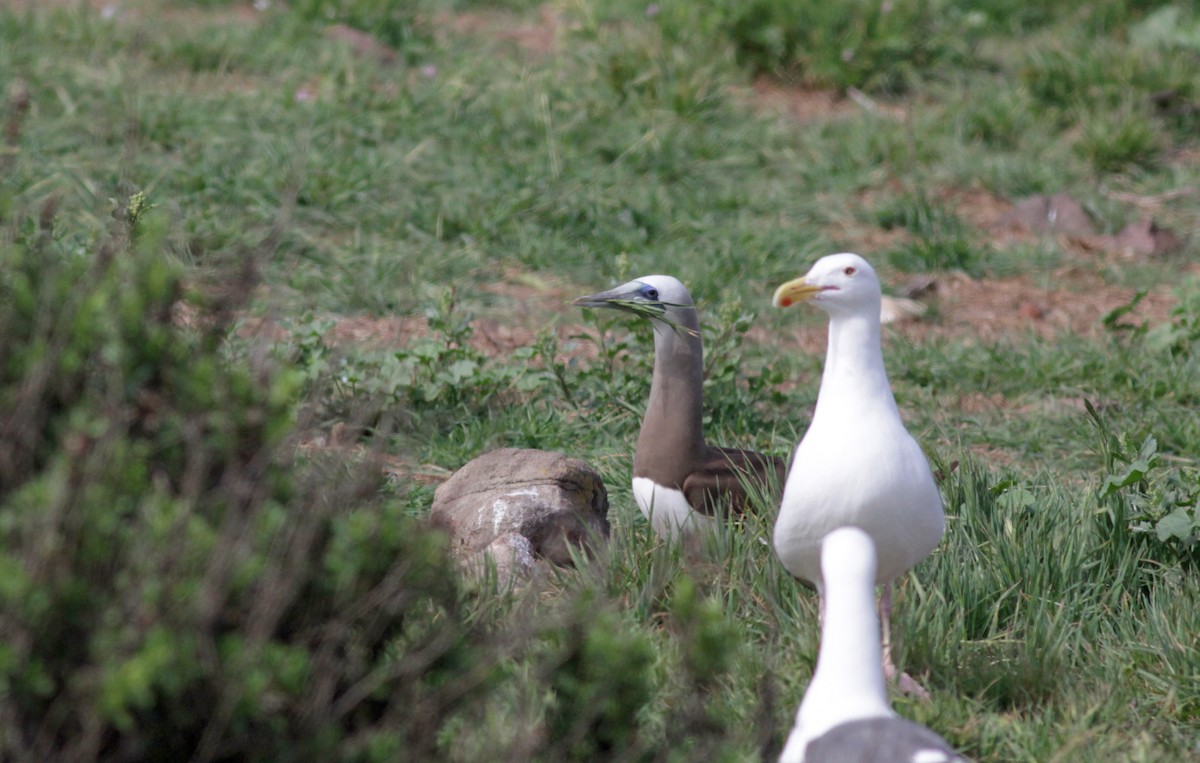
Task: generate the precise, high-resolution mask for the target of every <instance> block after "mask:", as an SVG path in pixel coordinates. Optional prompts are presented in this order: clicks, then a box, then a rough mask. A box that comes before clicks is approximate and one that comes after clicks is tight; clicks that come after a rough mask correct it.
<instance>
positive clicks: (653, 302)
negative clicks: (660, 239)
mask: <svg viewBox="0 0 1200 763" xmlns="http://www.w3.org/2000/svg"><path fill="white" fill-rule="evenodd" d="M571 304H572V305H575V306H577V307H604V308H610V309H613V310H624V311H626V312H630V313H633V314H635V315H640V316H642V317H644V318H651V319H653V318H661V317H664V316H666V317H668V318H672V317H673V315H675V314H678V313H680V312H681V311H687V310H692V309H693V302H692V295H691V294H690V293H689V292H688V290H687V287H685V286H684V285H683V284H682V283H680V282H679V280H678V279H676V278H672V277H671V276H663V275H654V276H642V277H640V278H635V279H633V280H632V281H629V282H628V283H623V284H621V285H620V286H618V287H616V288H613V289H609V290H608V291H602V292H600V293H598V294H589V295H587V296H586V297H580V298H578V299H576V300H574V301H573V302H572V303H571ZM676 320H677V319H676Z"/></svg>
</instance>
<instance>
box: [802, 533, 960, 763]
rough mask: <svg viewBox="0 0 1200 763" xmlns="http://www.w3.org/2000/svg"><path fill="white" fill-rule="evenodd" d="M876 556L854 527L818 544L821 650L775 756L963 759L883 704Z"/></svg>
mask: <svg viewBox="0 0 1200 763" xmlns="http://www.w3.org/2000/svg"><path fill="white" fill-rule="evenodd" d="M875 558H876V556H875V543H874V541H872V540H871V536H870V535H868V534H867V533H865V532H863V531H862V530H860V529H859V528H857V527H842V528H839V529H837V530H834V531H833V532H831V533H829V535H827V536H825V539H824V541H823V542H822V544H821V572H822V577H823V580H824V584H823V585H824V597H825V598H824V600H823V601H824V603H825V613H824V615H823V617H822V619H821V649H820V652H819V653H818V655H817V669H816V671H815V672H814V673H813V677H812V681H810V682H809V684H808V689H807V690H806V691H805V692H804V700H803V701H802V702H801V703H800V710H799V711H798V712H797V713H796V724H795V726H793V727H792V731H791V733H790V734H789V735H788V739H787V744H786V745H785V746H784V748H783V756H782V757H781V758H780V763H968V761H967V759H966V758H964V757H962V756H960V755H958V754H957V753H956V752H955V751H954V748H953V747H951V746H950V745H949V744H948V743H947V742H946V740H944V739H942V738H941V737H940V736H938V735H937V734H935V733H934V732H932V731H930V730H929V729H927V728H925V727H924V726H922V725H920V724H917V723H913V722H912V721H910V720H907V719H905V718H901V717H900V716H898V715H896V713H895V712H894V711H893V710H892V707H891V705H890V704H889V703H888V699H887V688H886V686H885V683H884V677H883V670H882V668H881V667H880V664H879V648H880V643H879V621H878V620H876V618H875V608H874V598H875V596H874V594H875Z"/></svg>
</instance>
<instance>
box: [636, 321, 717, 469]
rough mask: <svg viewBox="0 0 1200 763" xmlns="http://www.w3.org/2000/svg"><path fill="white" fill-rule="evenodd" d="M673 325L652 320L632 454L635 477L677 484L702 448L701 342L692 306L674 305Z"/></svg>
mask: <svg viewBox="0 0 1200 763" xmlns="http://www.w3.org/2000/svg"><path fill="white" fill-rule="evenodd" d="M670 318H671V319H672V320H673V321H675V322H676V324H677V325H676V326H669V325H666V324H664V323H663V322H661V321H653V325H654V377H653V379H652V380H651V382H650V402H649V403H647V405H646V414H645V416H643V418H642V429H641V432H639V433H638V440H637V450H636V452H635V453H634V457H633V474H634V476H635V477H649V478H651V479H653V480H654V481H655V482H656V483H658V484H660V485H681V484H682V481H683V479H684V477H686V476H687V474H688V473H689V472H690V471H691V470H692V468H693V466H694V465H695V464H697V463H699V462H700V461H701V460H702V459H703V457H704V454H705V452H706V448H705V443H704V432H703V429H702V426H703V424H702V419H703V415H704V413H703V386H704V346H703V343H702V342H701V341H700V321H699V319H698V318H697V316H696V310H695V308H692V307H688V308H682V309H677V310H673V311H672V314H671V316H670Z"/></svg>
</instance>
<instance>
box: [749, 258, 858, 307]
mask: <svg viewBox="0 0 1200 763" xmlns="http://www.w3.org/2000/svg"><path fill="white" fill-rule="evenodd" d="M881 298H882V291H881V288H880V285H879V276H877V275H876V274H875V268H873V267H871V264H870V263H869V262H867V261H866V260H864V259H863V258H862V257H860V256H858V255H857V254H850V253H843V254H831V255H829V256H827V257H822V258H821V259H819V260H817V262H816V264H814V265H813V266H812V269H811V270H809V271H808V273H807V274H806V275H805V276H804V277H802V278H797V279H795V280H793V281H788V282H787V283H785V284H783V285H782V286H780V287H779V288H778V289H776V290H775V298H774V299H773V300H772V304H774V305H775V307H791V306H792V305H794V304H796V303H797V302H812V303H813V304H814V305H816V306H817V307H819V308H821V309H822V310H824V311H825V312H827V313H829V314H830V315H841V314H852V313H865V312H871V311H873V312H874V313H875V314H876V315H878V313H879V305H880V300H881Z"/></svg>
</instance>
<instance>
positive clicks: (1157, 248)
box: [1113, 217, 1183, 257]
mask: <svg viewBox="0 0 1200 763" xmlns="http://www.w3.org/2000/svg"><path fill="white" fill-rule="evenodd" d="M1113 246H1114V248H1115V249H1116V251H1117V252H1119V253H1120V254H1123V255H1125V256H1126V257H1156V256H1159V255H1164V254H1171V253H1172V252H1175V251H1177V250H1179V249H1181V248H1182V247H1183V242H1182V241H1181V240H1180V239H1179V236H1177V235H1176V234H1175V231H1173V230H1171V229H1170V228H1166V227H1163V226H1161V225H1159V224H1158V223H1156V222H1155V221H1154V219H1153V218H1150V217H1143V218H1142V219H1140V220H1137V221H1135V222H1132V223H1130V224H1129V225H1126V226H1125V228H1124V229H1123V230H1122V231H1121V232H1120V233H1118V234H1117V235H1116V236H1114V237H1113Z"/></svg>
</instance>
